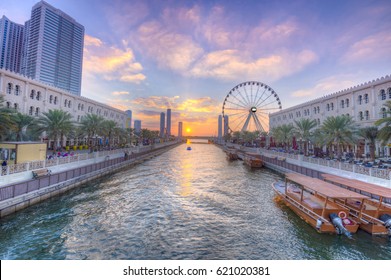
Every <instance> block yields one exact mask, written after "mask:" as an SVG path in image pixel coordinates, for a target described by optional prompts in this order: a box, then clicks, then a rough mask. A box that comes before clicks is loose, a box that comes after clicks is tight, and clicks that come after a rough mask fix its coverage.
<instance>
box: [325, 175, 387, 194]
mask: <svg viewBox="0 0 391 280" xmlns="http://www.w3.org/2000/svg"><path fill="white" fill-rule="evenodd" d="M322 177H323V178H324V179H325V180H327V181H329V182H334V183H337V184H340V185H343V186H346V187H349V188H352V189H356V190H360V191H363V192H366V193H370V194H374V195H377V196H379V197H385V198H391V189H389V188H386V187H382V186H379V185H375V184H371V183H366V182H363V181H359V180H355V179H348V178H343V177H340V176H336V175H332V174H322Z"/></svg>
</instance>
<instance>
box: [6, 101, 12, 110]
mask: <svg viewBox="0 0 391 280" xmlns="http://www.w3.org/2000/svg"><path fill="white" fill-rule="evenodd" d="M5 106H6V107H7V109H10V108H11V102H9V101H7V103H5Z"/></svg>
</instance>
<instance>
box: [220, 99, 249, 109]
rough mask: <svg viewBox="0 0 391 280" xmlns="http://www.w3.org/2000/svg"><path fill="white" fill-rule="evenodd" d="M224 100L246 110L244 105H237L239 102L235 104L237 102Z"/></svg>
mask: <svg viewBox="0 0 391 280" xmlns="http://www.w3.org/2000/svg"><path fill="white" fill-rule="evenodd" d="M225 102H228V103H230V104H232V105H234V106H238V107H241V108H243V109H245V110H247V108H246V107H244V106H242V105H239V104H237V103H234V102H231V101H229V100H226V101H225Z"/></svg>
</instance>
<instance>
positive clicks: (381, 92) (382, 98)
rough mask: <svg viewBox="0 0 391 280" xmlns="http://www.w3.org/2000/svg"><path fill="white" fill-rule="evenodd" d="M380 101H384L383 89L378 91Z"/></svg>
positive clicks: (384, 92) (384, 93)
mask: <svg viewBox="0 0 391 280" xmlns="http://www.w3.org/2000/svg"><path fill="white" fill-rule="evenodd" d="M379 97H380V100H386V97H387V96H386V91H385V90H384V89H382V90H380V94H379Z"/></svg>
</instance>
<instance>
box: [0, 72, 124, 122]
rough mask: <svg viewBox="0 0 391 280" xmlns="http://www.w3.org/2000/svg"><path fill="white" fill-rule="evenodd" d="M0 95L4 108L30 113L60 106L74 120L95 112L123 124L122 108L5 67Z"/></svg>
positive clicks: (76, 120)
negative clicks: (33, 78)
mask: <svg viewBox="0 0 391 280" xmlns="http://www.w3.org/2000/svg"><path fill="white" fill-rule="evenodd" d="M0 95H3V96H4V99H5V106H6V107H8V108H13V109H16V110H17V111H19V112H20V113H23V114H27V115H30V116H40V115H41V114H42V113H44V112H48V111H49V110H54V109H60V110H63V111H66V112H69V113H70V114H71V115H72V116H73V120H74V121H75V122H80V121H81V120H82V119H83V117H84V116H85V115H87V114H96V115H98V116H102V117H103V118H104V119H107V120H113V121H115V122H116V123H117V124H118V126H119V127H121V128H125V127H126V119H127V114H126V112H124V111H121V110H118V109H115V108H113V107H110V106H108V105H105V104H103V103H99V102H96V101H94V100H91V99H88V98H85V97H81V96H76V95H74V94H71V93H69V92H67V91H64V90H61V89H58V88H55V87H53V86H49V85H47V84H45V83H42V82H39V81H35V80H32V79H29V78H27V77H25V76H22V75H20V74H17V73H14V72H11V71H6V70H4V69H0Z"/></svg>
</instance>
